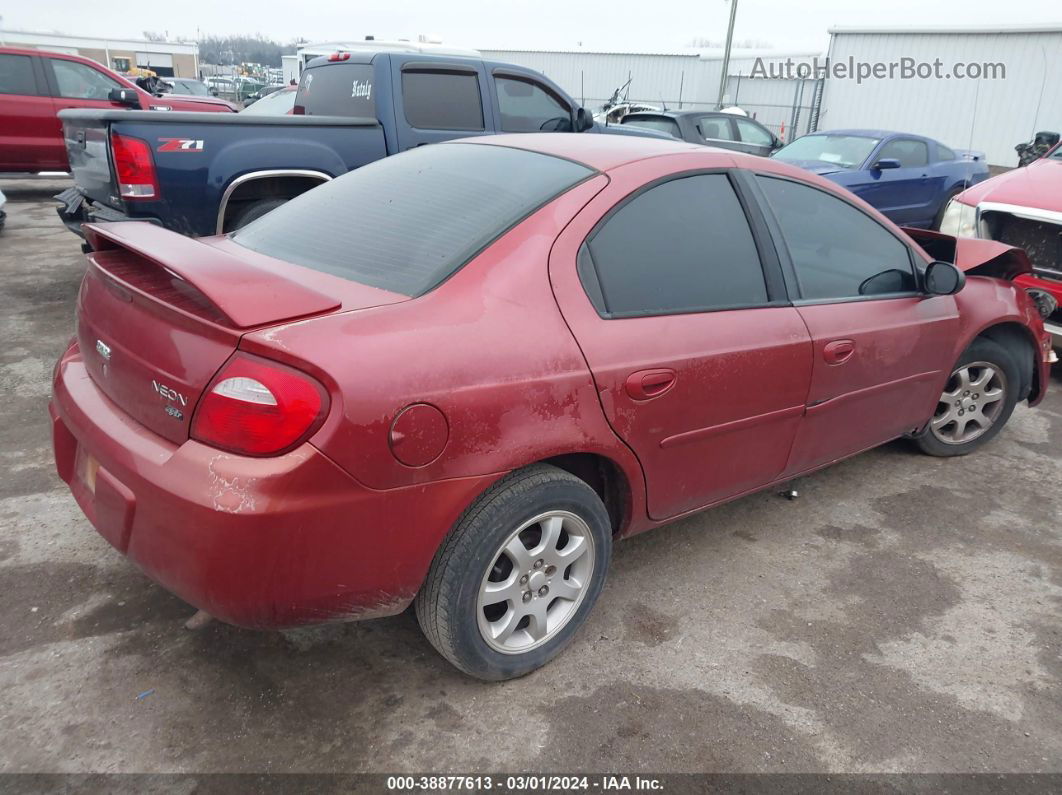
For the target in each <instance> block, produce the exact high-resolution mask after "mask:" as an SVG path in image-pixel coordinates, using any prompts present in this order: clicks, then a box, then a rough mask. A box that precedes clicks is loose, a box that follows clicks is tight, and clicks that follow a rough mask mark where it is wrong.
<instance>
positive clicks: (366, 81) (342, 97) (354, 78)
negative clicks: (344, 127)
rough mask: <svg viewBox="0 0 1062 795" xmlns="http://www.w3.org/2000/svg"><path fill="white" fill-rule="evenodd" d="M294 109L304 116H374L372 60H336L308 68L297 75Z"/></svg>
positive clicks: (374, 98)
mask: <svg viewBox="0 0 1062 795" xmlns="http://www.w3.org/2000/svg"><path fill="white" fill-rule="evenodd" d="M300 107H301V108H302V110H299V108H300ZM295 112H296V113H302V114H305V115H307V116H366V117H368V118H370V119H375V118H376V92H375V91H374V90H373V85H372V64H367V63H345V62H343V61H339V62H338V63H327V64H324V65H322V66H315V67H313V68H312V69H307V70H306V71H305V72H303V73H302V77H301V78H300V79H299V93H298V95H297V96H296V98H295Z"/></svg>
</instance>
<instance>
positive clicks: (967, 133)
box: [482, 25, 1062, 166]
mask: <svg viewBox="0 0 1062 795" xmlns="http://www.w3.org/2000/svg"><path fill="white" fill-rule="evenodd" d="M482 53H483V56H484V57H485V58H490V59H494V60H500V61H509V62H512V63H518V64H522V65H524V66H528V67H531V68H533V69H537V70H539V71H540V72H542V73H544V74H546V75H548V76H549V77H550V78H551V79H553V80H554V81H556V82H557V83H558V84H559V85H560V86H561V87H562V88H563V89H564V90H565V91H567V92H568V93H569V94H570V95H571V96H573V97H575V98H577V99H581V100H582V101H583V103H584V104H585V105H586V106H587V108H589V109H591V110H597V109H598V108H599V107H600V106H601V104H602V103H603V102H605V101H606V100H607V99H608V98H609V97H610V96H611V95H612V92H613V91H614V90H615V89H616V88H618V87H620V86H622V85H623V84H624V83H626V82H627V80H628V79H630V85H629V88H628V97H629V99H630V100H631V101H636V102H644V103H650V104H655V105H661V104H664V105H666V106H667V107H668V108H670V109H686V108H705V109H711V108H714V107H715V105H716V100H717V96H718V90H719V75H720V72H721V70H722V57H721V54H720V53H719V52H718V51H712V52H696V51H686V52H676V53H616V52H608V53H606V52H588V51H583V50H569V51H538V50H491V49H484V50H482ZM757 58H760V59H761V66H762V67H763V68H764V69H765V70H767V73H768V74H770V75H773V77H769V78H768V77H754V76H753V74H754V67H755V66H756V60H757ZM827 58H828V60H827ZM905 59H909V62H910V64H913V65H914V68H916V70H917V69H919V68H920V69H921V70H922V72H923V74H924V73H925V70H926V68H928V66H929V65H932V64H933V63H934V62H936V61H938V60H939V62H940V67H939V69H940V76H939V77H938V76H935V75H934V76H929V77H918V76H913V77H904V76H902V75H901V72H900V66H901V65H902V64H903V63H904V62H905ZM786 62H789V63H790V64H791V66H790V71H789V72H785V71H783V65H784V64H785V63H786ZM892 63H895V64H897V66H896V67H894V68H893V76H892V77H890V76H888V74H887V72H888V69H889V64H892ZM850 64H854V65H856V68H857V69H858V68H859V66H858V64H866V66H865V67H863V68H864V69H875V68H876V69H878V70H879V74H880V73H881V70H882V69H884V70H885V73H884V76H881V77H873V76H872V77H869V78H867V79H863V80H859V79H857V78H855V77H848V76H840V75H838V74H837V73H836V72H835V71H833V70H835V69H838V68H841V67H843V68H848V67H849V65H850ZM876 64H882V65H883V66H875V65H876ZM919 64H925V65H926V66H918V65H919ZM960 64H961V66H959V68H960V69H962V70H964V71H968V72H976V73H978V74H979V75H980V76H979V77H978V78H977V79H973V78H972V77H970V78H964V79H959V78H957V77H955V76H950V77H949V76H946V75H951V74H953V73H955V72H956V67H957V65H960ZM828 65H829V66H831V68H829V69H828V68H827V67H828ZM815 67H818V72H815V71H814V69H815ZM801 69H803V71H800V70H801ZM728 72H729V77H728V80H727V90H726V100H725V101H726V104H737V105H740V106H741V107H742V108H744V109H745V110H746V111H748V112H749V114H750V115H752V116H754V117H755V118H756V119H757V120H758V121H760V122H761V123H763V124H765V125H767V126H768V127H770V128H771V129H772V130H774V131H775V132H776V133H778V134H780V135H782V137H783V138H784V139H785V140H787V141H788V140H792V138H793V137H794V136H796V135H802V134H804V133H806V132H809V131H810V130H814V129H819V130H829V129H842V128H875V129H885V130H896V131H901V132H911V133H917V134H921V135H928V136H930V137H932V138H937V139H939V140H940V141H942V142H943V143H945V144H947V145H948V146H952V147H956V148H960V149H974V150H979V151H983V152H985V153H986V155H987V160H988V162H989V163H990V164H992V165H997V166H1013V165H1016V164H1017V155H1016V154H1015V152H1014V146H1015V145H1016V144H1017V143H1019V142H1021V141H1027V140H1029V139H1030V138H1032V135H1033V133H1034V132H1036V131H1038V130H1055V131H1062V25H1052V26H1013V27H1003V28H995V29H992V30H987V29H982V28H958V27H955V28H947V29H932V28H919V29H913V28H873V29H868V28H832V29H831V30H830V46H829V50H828V52H827V53H825V54H818V53H806V52H805V53H796V54H784V53H777V52H775V51H773V50H762V51H748V50H736V51H735V53H734V56H733V57H732V59H731V61H730V68H729V69H728ZM761 74H762V72H761ZM823 75H825V78H824V79H821V78H822V77H823Z"/></svg>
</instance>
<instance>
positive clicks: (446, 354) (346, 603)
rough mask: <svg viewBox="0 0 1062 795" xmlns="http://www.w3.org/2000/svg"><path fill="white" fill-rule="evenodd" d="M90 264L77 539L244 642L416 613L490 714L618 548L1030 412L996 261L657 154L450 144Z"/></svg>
mask: <svg viewBox="0 0 1062 795" xmlns="http://www.w3.org/2000/svg"><path fill="white" fill-rule="evenodd" d="M347 85H349V83H348V84H347ZM768 217H770V219H771V220H770V221H768V220H767V218H768ZM86 234H87V235H88V237H89V240H90V241H91V243H92V247H93V249H94V252H93V253H91V254H90V255H89V257H88V259H89V266H88V270H87V273H86V276H85V279H84V283H83V284H82V287H81V290H80V293H79V297H78V306H77V338H76V340H75V341H74V342H73V343H72V345H71V346H70V348H69V349H68V350H67V351H66V352H65V353H63V355H62V357H61V359H60V361H59V363H58V366H57V367H56V369H55V375H54V393H53V398H52V401H51V416H52V418H53V427H54V447H55V460H56V466H57V468H58V471H59V474H60V476H61V477H62V478H63V480H65V481H66V482H67V483H68V484H69V486H70V489H71V491H72V493H73V496H74V497H75V498H76V500H77V501H78V503H79V504H80V505H81V507H82V509H83V510H84V511H85V514H86V515H87V516H88V518H89V519H90V521H91V522H92V523H93V525H94V526H95V527H96V529H97V530H98V531H99V532H100V534H101V535H103V536H104V538H106V539H107V540H108V541H109V542H110V543H111V544H113V545H114V546H115V547H117V548H118V549H119V550H120V551H121V552H122V553H124V554H125V555H127V556H128V557H129V558H130V559H131V560H132V561H134V562H135V563H136V564H137V565H138V566H139V567H140V568H141V569H143V570H144V571H145V572H146V573H147V574H148V576H150V577H152V578H153V579H154V580H155V581H157V582H158V583H160V584H162V585H163V586H164V587H166V588H167V589H169V590H171V591H173V592H174V593H176V594H177V595H178V596H180V597H181V598H183V599H185V600H187V601H188V602H190V603H191V604H192V605H194V606H196V607H198V608H200V609H202V610H204V611H206V612H207V613H209V614H210V615H213V616H215V617H217V618H219V619H222V620H224V621H228V622H231V623H234V624H239V625H243V626H248V627H260V628H267V627H287V626H295V625H299V624H305V623H311V622H320V621H330V620H352V619H362V618H370V617H374V616H383V615H391V614H395V613H398V612H400V611H402V610H403V609H404V608H405V607H406V606H407V605H409V603H410V602H411V601H414V600H415V602H416V612H417V617H418V619H419V621H420V624H421V626H422V627H423V629H424V631H425V633H426V635H427V637H428V639H429V640H430V641H431V642H432V644H434V645H435V647H436V648H437V649H438V650H439V651H440V652H441V653H442V654H443V655H444V656H445V657H446V658H447V659H448V660H450V661H451V662H452V663H454V664H455V665H456V666H457V667H458V668H460V669H461V670H463V671H465V672H467V673H469V674H471V675H473V676H478V677H481V678H483V679H506V678H510V677H513V676H519V675H521V674H524V673H527V672H528V671H531V670H533V669H534V668H537V667H538V666H540V665H542V664H544V663H545V662H546V661H547V660H549V659H550V658H551V657H553V656H554V655H556V654H557V653H558V652H559V651H560V650H561V648H562V647H564V646H565V645H566V644H567V643H568V642H569V641H570V640H571V638H572V635H573V634H574V633H575V632H576V630H577V629H578V627H579V626H580V625H581V624H582V623H583V621H584V619H585V618H586V615H587V613H588V612H589V611H590V609H591V607H592V606H593V604H594V602H595V601H596V600H597V598H598V595H599V594H600V592H601V587H602V584H603V583H604V580H605V575H606V573H607V571H608V567H609V557H610V553H611V548H612V544H613V540H614V539H618V538H624V537H627V536H630V535H633V534H635V533H639V532H641V531H644V530H648V529H650V528H653V527H656V526H659V525H661V524H664V523H665V522H668V521H671V520H673V519H676V518H678V517H681V516H685V515H687V514H689V513H691V512H693V511H698V510H700V509H702V508H706V507H709V506H712V505H716V504H718V503H721V502H724V501H727V500H731V499H734V498H736V497H738V496H741V495H743V494H747V493H749V492H752V491H755V490H757V489H763V488H768V487H771V486H773V485H774V484H779V483H784V482H786V481H788V480H789V479H791V478H793V477H797V476H800V475H803V474H805V473H808V472H811V471H813V470H815V469H818V468H820V467H823V466H826V465H828V464H830V463H831V462H834V461H837V460H838V459H841V458H844V457H846V456H850V455H853V454H855V453H858V452H860V451H862V450H866V449H868V448H870V447H873V446H874V445H878V444H881V443H883V442H887V441H889V440H891V439H895V438H897V437H900V436H904V435H910V436H913V437H914V439H915V443H916V444H917V445H918V446H919V447H920V448H921V449H922V450H923V451H924V452H926V453H929V454H931V455H937V456H955V455H963V454H965V453H969V452H971V451H973V450H976V449H977V448H979V447H981V446H983V445H984V444H986V443H987V442H989V441H990V440H991V439H992V438H993V437H994V436H996V435H997V434H998V433H999V432H1000V430H1001V429H1002V427H1003V425H1004V424H1005V423H1006V421H1007V419H1008V418H1009V417H1010V414H1011V411H1012V410H1013V409H1014V406H1015V404H1016V403H1017V402H1018V401H1019V400H1027V401H1028V402H1029V404H1030V405H1035V404H1036V403H1037V402H1039V401H1040V400H1041V399H1042V397H1043V395H1044V391H1045V389H1046V388H1047V383H1048V365H1047V362H1046V351H1045V349H1044V347H1043V346H1044V345H1045V340H1046V335H1045V333H1044V330H1043V324H1042V322H1041V319H1040V316H1039V315H1038V314H1037V311H1036V308H1035V305H1034V302H1033V300H1032V299H1031V298H1030V297H1029V296H1028V295H1027V294H1026V293H1025V291H1024V290H1022V289H1020V288H1018V287H1017V286H1016V285H1014V284H1013V283H1012V282H1011V281H1010V280H1009V279H1010V276H1011V275H1013V274H1014V273H1020V272H1022V271H1023V270H1026V271H1027V270H1028V268H1029V264H1028V260H1027V259H1025V257H1024V255H1023V254H1022V253H1021V252H1020V251H1019V250H1014V249H1011V248H1010V247H1008V246H1005V245H1003V244H1000V243H996V242H992V241H960V242H961V243H962V244H963V245H962V246H961V247H959V248H958V249H957V250H956V247H955V245H954V244H955V240H954V239H953V238H947V237H945V236H941V235H933V244H934V245H935V246H937V247H938V248H940V247H942V246H941V243H942V242H943V243H944V244H946V243H948V242H949V241H950V243H951V244H952V252H953V253H954V254H955V258H956V259H957V260H958V262H959V267H956V265H953V264H951V263H947V262H941V261H933V260H932V258H931V257H930V256H929V255H928V254H927V253H926V252H925V251H924V250H923V249H922V248H921V247H919V246H918V245H917V244H916V243H915V242H914V241H913V240H912V239H911V238H910V237H909V236H907V235H906V234H905V233H904V232H903V231H902V230H900V229H899V228H898V227H896V226H895V225H893V224H892V223H891V222H890V221H888V220H887V219H886V218H885V217H884V216H882V215H881V214H880V213H878V212H876V211H875V210H873V209H872V208H871V207H869V206H868V205H866V204H864V203H863V202H862V201H860V200H859V199H857V198H855V197H853V196H852V195H851V194H850V193H848V192H847V191H844V190H843V189H841V188H839V187H837V186H836V185H834V184H832V183H830V182H828V181H826V180H824V179H821V178H819V177H817V176H815V175H813V174H809V173H807V172H806V171H802V170H800V169H797V168H793V167H791V166H788V165H786V164H784V163H780V162H777V161H772V160H768V159H765V158H754V157H750V156H746V155H743V154H740V153H735V152H720V151H718V150H714V149H710V148H706V147H702V146H690V145H688V144H682V143H677V142H672V141H665V140H653V139H648V138H645V139H637V138H626V139H621V138H616V137H609V136H587V135H507V136H497V137H479V138H472V139H464V140H463V141H459V142H451V143H445V144H439V145H437V146H424V147H415V148H412V149H410V150H409V151H407V152H404V153H403V154H401V155H399V156H396V157H392V158H386V159H382V160H379V161H377V162H375V163H372V164H370V165H368V166H366V167H364V168H361V169H358V170H357V171H355V172H353V173H351V174H347V175H345V176H343V177H340V178H339V179H336V180H334V181H331V182H329V183H328V184H326V185H323V186H321V187H320V188H318V189H316V190H313V191H310V192H308V193H306V194H304V195H302V196H299V197H298V198H296V199H294V200H293V201H291V202H289V203H287V204H286V205H284V206H283V207H281V208H279V209H277V210H275V211H274V212H273V213H271V214H269V215H268V216H266V217H264V218H260V219H258V220H257V221H255V222H254V223H252V224H250V225H248V226H246V227H244V228H242V229H240V230H238V231H237V232H235V233H234V234H232V235H229V236H225V237H216V238H210V239H200V240H195V239H193V238H189V237H185V236H182V235H177V234H174V233H172V232H169V231H167V230H164V229H161V228H159V227H157V226H154V225H151V224H143V223H128V224H99V225H90V226H88V227H86ZM925 234H927V235H932V234H933V233H925ZM661 241H667V242H668V245H666V246H661V244H660V243H661ZM944 247H945V248H946V246H944ZM960 268H962V269H964V270H965V274H964V272H963V270H960Z"/></svg>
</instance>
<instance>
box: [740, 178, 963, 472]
mask: <svg viewBox="0 0 1062 795" xmlns="http://www.w3.org/2000/svg"><path fill="white" fill-rule="evenodd" d="M756 184H757V186H758V188H759V190H760V191H761V192H762V194H763V197H764V199H765V201H766V205H767V207H768V208H769V214H768V220H769V223H770V224H771V225H772V228H773V229H774V230H775V234H776V237H777V239H778V249H779V251H780V252H781V254H782V257H783V264H784V265H785V270H786V273H787V279H788V283H789V293H790V295H793V296H796V298H795V300H794V303H795V305H796V307H797V309H798V311H799V313H800V316H801V317H802V318H803V320H804V322H805V323H806V324H807V328H808V330H809V331H810V333H811V338H812V343H813V345H814V353H813V357H812V358H813V373H812V378H811V389H810V390H809V392H808V395H807V414H806V416H805V418H804V421H803V423H802V424H801V426H800V431H799V433H798V434H797V437H796V442H795V444H794V445H793V453H792V456H791V458H790V461H789V464H788V466H787V467H786V471H787V474H797V473H800V472H803V471H805V470H808V469H811V468H814V467H817V466H819V465H821V464H826V463H829V462H830V461H834V460H836V459H839V458H842V457H844V456H847V455H851V454H852V453H856V452H859V451H861V450H865V449H867V448H869V447H873V446H875V445H878V444H881V443H883V442H886V441H889V440H890V439H894V438H896V437H898V436H900V435H902V434H904V433H906V432H908V431H911V430H914V429H915V428H918V427H920V426H921V425H922V424H923V423H924V422H925V421H926V420H928V419H929V417H930V416H931V415H932V413H933V410H934V409H935V407H936V399H937V398H938V397H939V396H940V392H941V390H942V389H943V386H944V381H945V379H946V377H947V374H948V373H949V372H950V369H951V365H952V361H951V360H950V357H951V351H952V350H953V349H954V340H955V335H956V334H957V332H958V320H959V315H958V311H957V309H956V304H955V299H954V298H953V297H952V296H929V295H926V294H925V293H923V292H921V290H920V289H919V284H920V274H919V273H918V272H917V270H916V268H915V266H914V262H915V259H914V256H913V253H912V251H911V249H910V248H909V247H908V245H907V243H906V242H905V241H904V240H902V239H901V238H900V237H898V236H897V235H896V234H894V233H893V231H892V230H890V229H888V228H886V227H885V226H884V225H882V224H881V223H879V222H878V221H877V220H876V219H874V218H873V217H871V216H870V215H868V214H867V213H865V212H864V211H863V210H861V209H859V208H858V207H856V206H855V205H854V204H850V203H848V202H847V201H845V200H844V199H842V198H840V197H839V196H837V195H835V194H833V193H832V192H828V191H826V190H823V189H820V188H816V187H813V186H811V185H808V184H806V183H803V182H798V181H795V180H791V179H788V178H782V177H776V176H768V175H759V176H757V177H756Z"/></svg>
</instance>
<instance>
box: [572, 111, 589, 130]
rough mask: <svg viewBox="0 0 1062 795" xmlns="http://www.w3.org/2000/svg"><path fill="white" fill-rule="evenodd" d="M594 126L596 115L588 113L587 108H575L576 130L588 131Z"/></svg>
mask: <svg viewBox="0 0 1062 795" xmlns="http://www.w3.org/2000/svg"><path fill="white" fill-rule="evenodd" d="M593 126H594V117H593V116H591V115H590V114H589V113H587V111H586V108H576V109H575V131H576V132H586V131H587V130H589V129H590V128H591V127H593Z"/></svg>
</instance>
